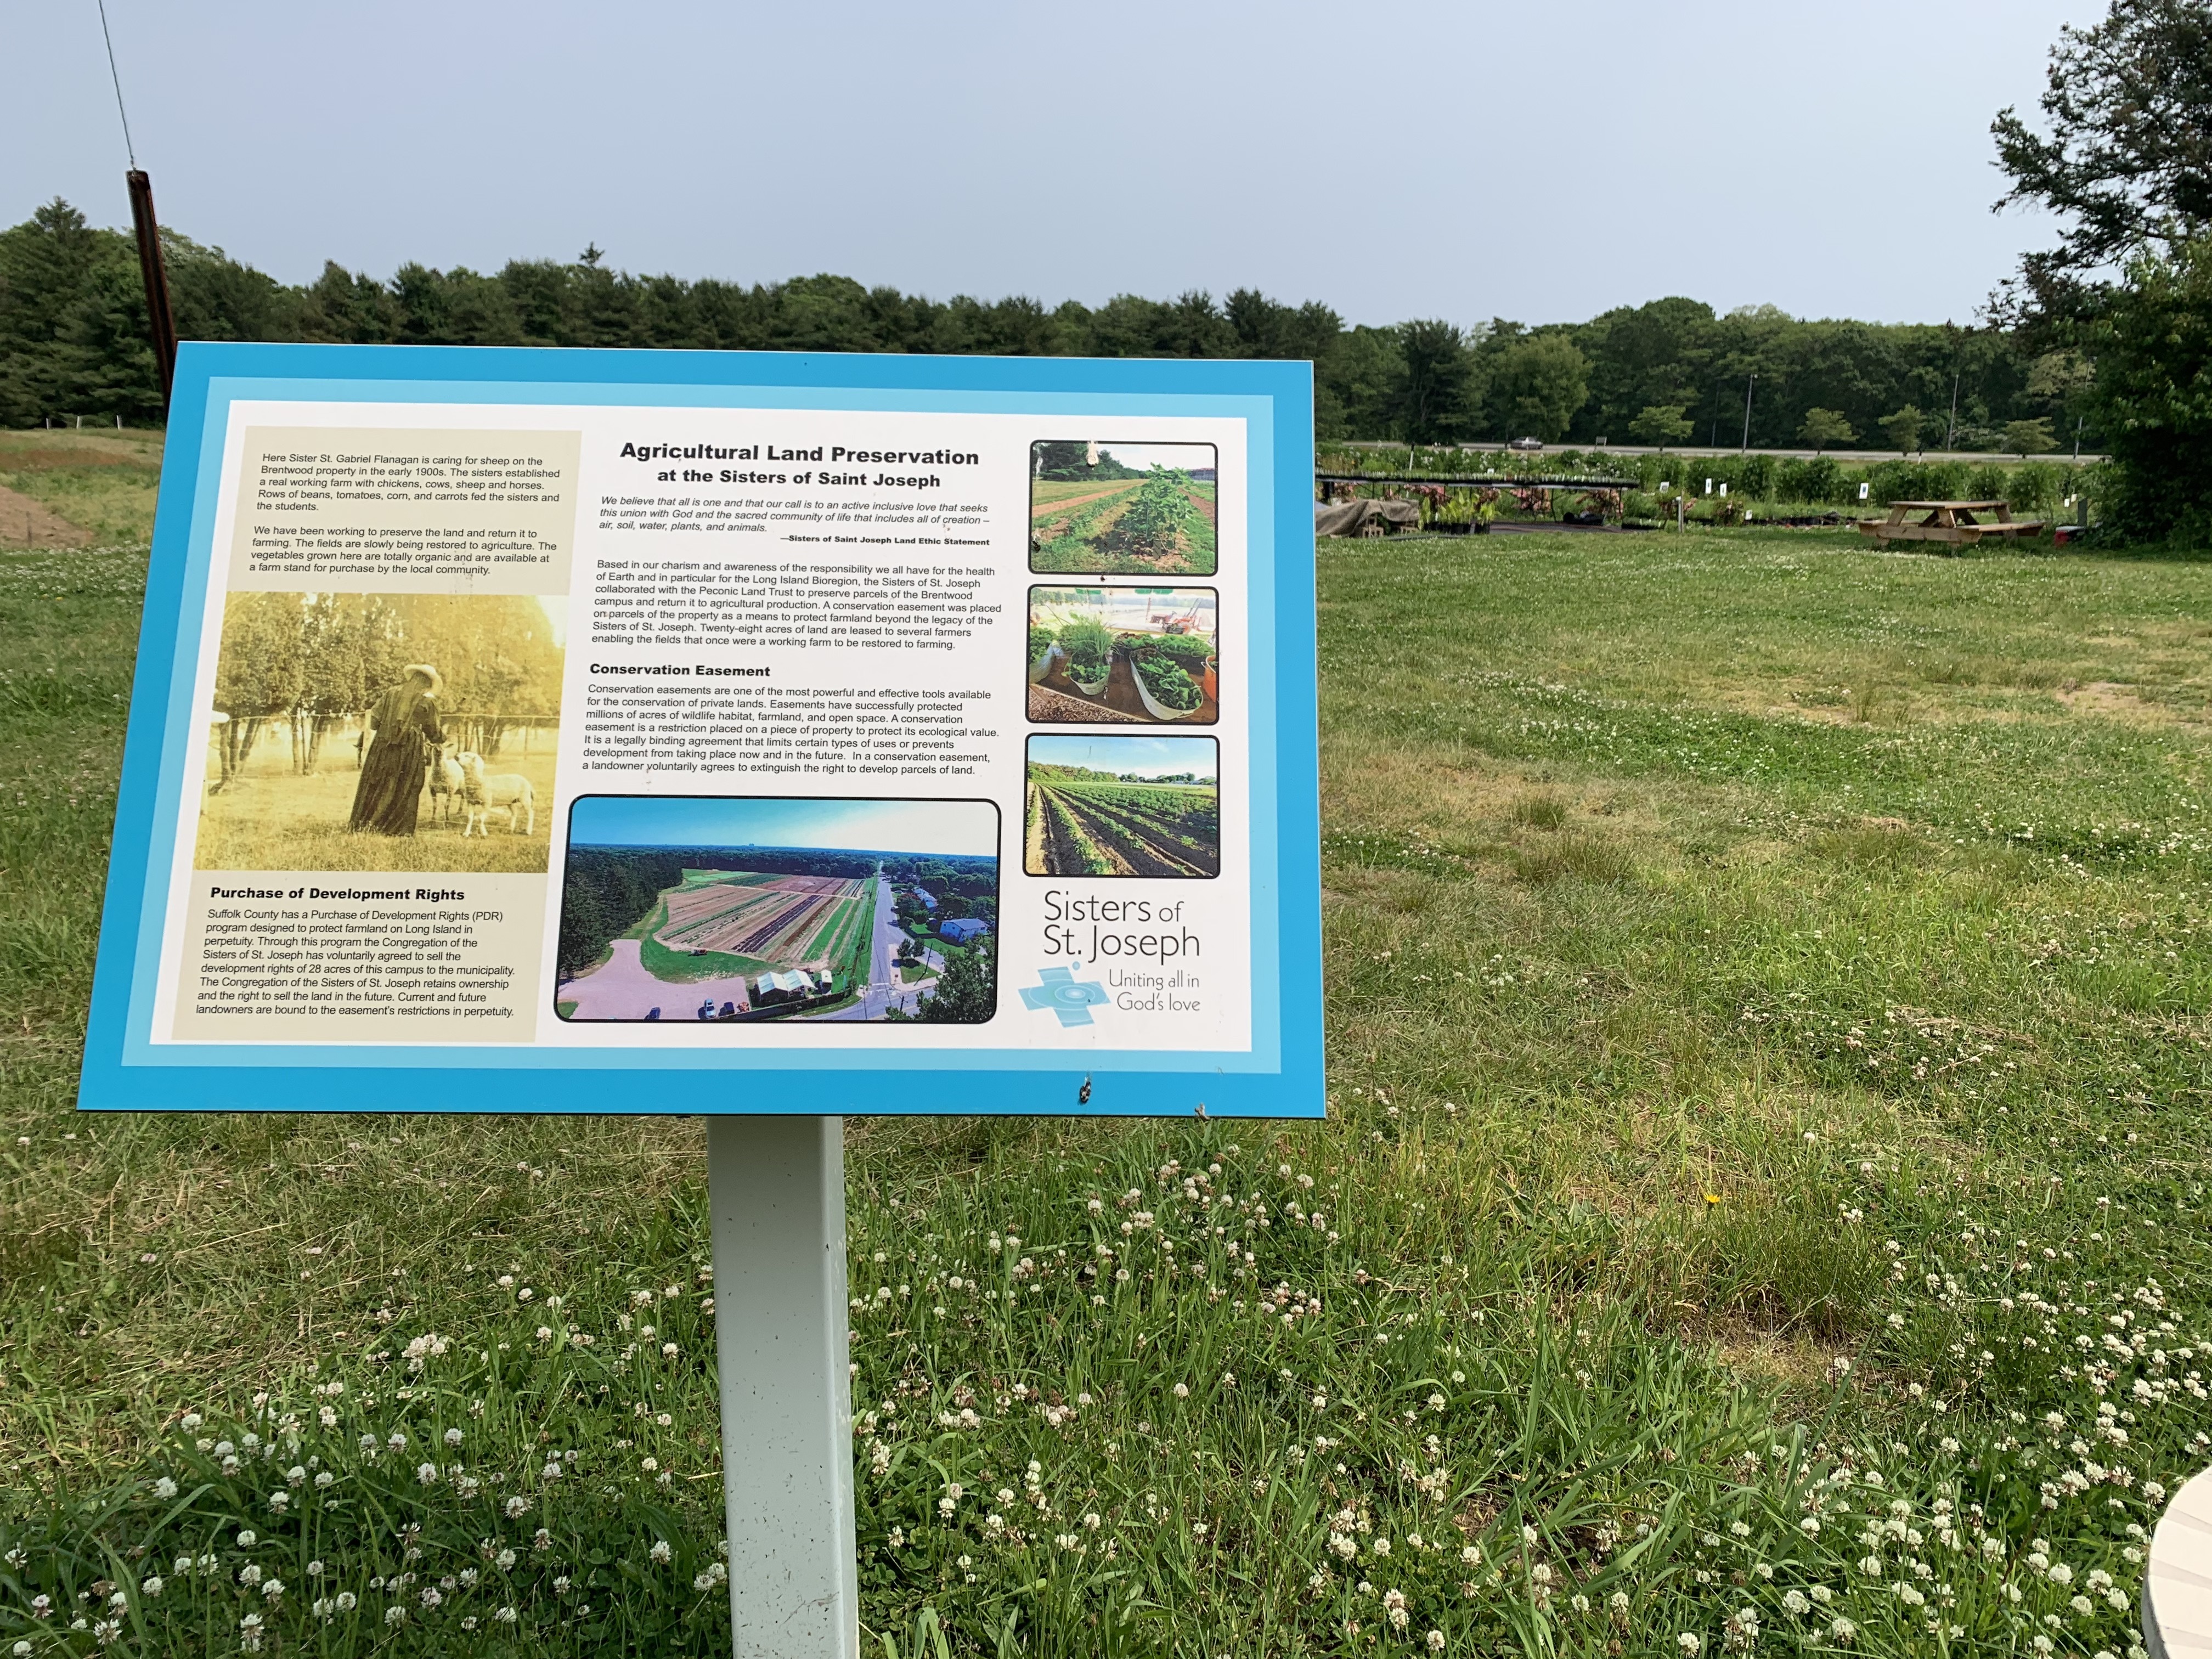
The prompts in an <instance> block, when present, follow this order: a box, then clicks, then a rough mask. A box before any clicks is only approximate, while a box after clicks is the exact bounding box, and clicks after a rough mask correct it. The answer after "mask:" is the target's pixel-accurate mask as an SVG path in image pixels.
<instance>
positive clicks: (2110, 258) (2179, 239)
mask: <svg viewBox="0 0 2212 1659" xmlns="http://www.w3.org/2000/svg"><path fill="white" fill-rule="evenodd" d="M2040 102H2041V105H2042V110H2043V122H2042V128H2043V130H2042V131H2038V130H2037V129H2036V128H2034V127H2031V126H2030V125H2028V124H2027V122H2026V121H2025V120H2023V119H2021V117H2020V115H2019V113H2018V112H2016V111H2015V110H2014V109H2012V108H2009V107H2008V108H2006V109H2005V110H2003V111H2002V112H2000V113H1999V114H1998V116H1997V118H1996V120H1995V121H1994V122H1993V123H1991V125H1990V132H1991V134H1992V135H1993V136H1994V137H1996V144H1997V165H1998V166H1999V167H2001V168H2002V169H2003V171H2004V173H2005V174H2006V175H2007V177H2008V179H2010V180H2011V185H2010V188H2008V190H2007V191H2006V192H2005V194H2004V197H2003V198H2002V201H2000V203H1999V204H1998V205H1999V206H2001V207H2002V206H2003V205H2005V204H2008V203H2023V204H2033V205H2036V206H2039V207H2041V208H2044V209H2045V210H2048V211H2050V212H2051V213H2053V214H2056V215H2057V216H2058V219H2059V222H2060V226H2061V229H2062V240H2061V242H2060V245H2059V246H2057V248H2055V249H2051V250H2049V251H2046V252H2039V253H2034V254H2031V255H2029V256H2028V258H2027V259H2026V260H2025V261H2024V262H2023V264H2022V268H2021V287H2020V289H2018V290H2015V295H2013V296H2012V297H2013V299H2014V301H2015V307H2016V314H2021V315H2024V316H2025V317H2026V318H2027V319H2029V320H2033V321H2041V322H2045V323H2048V322H2049V321H2051V320H2052V319H2056V318H2061V317H2064V316H2069V315H2074V314H2076V313H2078V312H2079V311H2080V310H2081V307H2082V306H2083V305H2084V304H2085V303H2087V304H2092V305H2093V302H2094V298H2095V295H2096V294H2097V293H2098V292H2100V290H2101V289H2103V288H2104V287H2105V286H2106V284H2104V283H2100V282H2097V281H2095V280H2093V279H2094V276H2095V273H2096V272H2097V271H2099V270H2102V269H2106V268H2109V267H2111V266H2112V265H2113V264H2116V263H2118V262H2119V261H2121V260H2123V259H2124V258H2129V257H2130V256H2133V255H2136V254H2138V253H2146V252H2148V253H2154V254H2160V255H2170V254H2171V253H2172V251H2173V250H2174V249H2175V248H2177V247H2178V246H2179V245H2180V244H2182V243H2184V242H2188V241H2191V240H2196V239H2197V238H2199V237H2202V236H2203V235H2204V234H2206V233H2207V232H2208V231H2212V0H2113V3H2112V9H2111V11H2110V12H2108V13H2107V14H2106V16H2105V19H2104V21H2101V22H2100V23H2097V24H2094V25H2092V26H2091V27H2087V28H2079V29H2077V28H2073V27H2062V28H2061V29H2060V31H2059V36H2058V42H2057V45H2056V46H2052V47H2051V59H2050V64H2049V68H2048V70H2047V73H2046V76H2045V88H2044V92H2043V96H2042V98H2041V100H2040Z"/></svg>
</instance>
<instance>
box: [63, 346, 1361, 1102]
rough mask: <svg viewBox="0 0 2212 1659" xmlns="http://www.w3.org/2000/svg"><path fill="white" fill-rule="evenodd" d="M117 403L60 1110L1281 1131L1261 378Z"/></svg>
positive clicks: (1303, 937)
mask: <svg viewBox="0 0 2212 1659" xmlns="http://www.w3.org/2000/svg"><path fill="white" fill-rule="evenodd" d="M173 409H174V412H173V416H172V417H171V422H170V427H169V437H168V448H167V456H166V459H165V462H164V466H163V473H162V483H161V508H160V514H159V520H158V524H157V527H156V531H155V544H154V551H153V561H152V567H151V570H150V573H149V581H148V591H147V606H146V617H145V623H144V628H143V635H142V638H141V642H140V649H139V659H138V674H137V685H136V690H135V691H134V694H133V700H132V706H131V726H130V738H129V746H128V750H127V755H126V758H125V769H124V777H123V785H122V793H121V798H120V802H119V805H118V813H117V823H116V836H115V850H114V855H113V861H112V870H111V874H110V878H109V888H108V896H107V908H106V919H105V924H104V928H103V932H102V936H101V941H100V964H99V971H98V975H97V980H96V983H95V988H94V1000H93V1008H92V1018H91V1025H90V1030H89V1035H88V1042H87V1051H86V1060H85V1067H84V1073H83V1085H82V1097H81V1103H82V1104H83V1105H84V1106H86V1107H88V1108H96V1109H140V1108H161V1109H179V1108H183V1109H191V1108H205V1109H218V1108H220V1109H237V1108H246V1109H266V1110H302V1111H304V1110H320V1109H376V1110H426V1111H485V1112H515V1111H600V1112H604V1111H617V1112H684V1113H697V1112H710V1113H711V1112H738V1113H777V1114H792V1113H805V1114H833V1113H876V1112H1038V1113H1100V1114H1174V1115H1190V1114H1192V1113H1194V1112H1198V1111H1201V1110H1202V1111H1203V1112H1205V1113H1206V1114H1208V1115H1318V1114H1319V1113H1320V1111H1321V1109H1322V1038H1321V972H1320V922H1319V908H1320V906H1319V820H1318V807H1317V785H1316V718H1315V700H1314V669H1315V662H1314V590H1313V538H1312V526H1311V507H1310V501H1311V491H1310V472H1311V465H1312V403H1311V380H1310V373H1309V371H1308V369H1307V368H1306V367H1305V366H1304V365H1303V364H1280V363H1275V364H1269V363H1225V362H1081V361H1066V360H1052V359H969V358H929V357H874V356H799V355H793V354H778V353H766V354H750V353H705V352H697V353H694V352H611V351H581V350H572V351H531V350H463V349H439V348H396V347H365V346H364V347H343V346H334V347H297V346H267V345H201V344H189V345H186V346H185V347H184V348H183V349H182V356H181V358H180V361H179V368H178V373H177V380H176V388H175V393H174V401H173Z"/></svg>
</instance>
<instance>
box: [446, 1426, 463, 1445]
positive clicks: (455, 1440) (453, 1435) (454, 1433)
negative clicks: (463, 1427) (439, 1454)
mask: <svg viewBox="0 0 2212 1659" xmlns="http://www.w3.org/2000/svg"><path fill="white" fill-rule="evenodd" d="M462 1438H463V1436H462V1434H461V1431H459V1429H447V1431H446V1443H447V1445H449V1446H458V1445H459V1444H460V1443H461V1441H462Z"/></svg>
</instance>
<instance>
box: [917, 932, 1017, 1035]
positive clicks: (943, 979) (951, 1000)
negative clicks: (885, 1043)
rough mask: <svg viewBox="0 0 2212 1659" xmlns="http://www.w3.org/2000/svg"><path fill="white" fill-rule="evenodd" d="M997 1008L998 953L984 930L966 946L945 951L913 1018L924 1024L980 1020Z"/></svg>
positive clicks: (996, 1010)
mask: <svg viewBox="0 0 2212 1659" xmlns="http://www.w3.org/2000/svg"><path fill="white" fill-rule="evenodd" d="M998 1011H999V970H998V957H997V953H996V952H995V951H994V949H993V947H992V943H991V936H990V935H989V934H988V933H985V934H983V935H982V936H981V938H979V939H977V940H976V941H975V944H974V945H971V946H969V948H968V949H966V950H964V951H955V952H952V953H951V954H949V955H947V957H945V971H944V972H943V973H942V974H940V975H938V979H937V988H936V989H935V990H933V991H932V992H931V993H930V994H928V995H927V996H926V997H924V998H922V1000H921V1009H920V1012H917V1013H916V1014H915V1018H917V1019H919V1020H920V1021H921V1023H922V1024H924V1025H949V1024H981V1022H982V1021H984V1020H987V1019H988V1018H991V1016H992V1015H994V1014H995V1013H997V1012H998Z"/></svg>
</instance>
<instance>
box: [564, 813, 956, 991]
mask: <svg viewBox="0 0 2212 1659" xmlns="http://www.w3.org/2000/svg"><path fill="white" fill-rule="evenodd" d="M998 835H999V814H998V809H997V808H996V807H994V805H991V803H990V802H988V801H877V800H837V799H743V798H730V797H711V796H643V795H586V796H584V797H582V798H580V799H578V800H577V801H576V802H575V803H574V806H573V807H572V808H571V810H570V813H569V823H568V856H567V860H566V863H565V866H564V871H563V875H562V887H561V943H560V978H559V983H558V985H557V987H556V990H555V992H554V1012H556V1013H557V1014H558V1015H559V1016H560V1018H562V1019H564V1020H574V1021H581V1022H592V1021H601V1020H615V1021H624V1022H635V1023H639V1024H653V1023H656V1022H659V1023H665V1024H675V1023H679V1022H680V1023H685V1024H693V1023H698V1022H711V1023H714V1024H757V1023H759V1022H762V1021H768V1020H775V1021H780V1022H792V1021H802V1022H803V1021H810V1020H836V1021H851V1020H884V1019H891V1020H896V1019H933V1020H940V1021H941V1020H946V1019H956V1018H957V1019H960V1020H969V1021H972V1020H975V1019H977V1018H982V1019H988V1018H990V1017H991V1013H992V1012H993V1011H994V1003H993V1000H992V996H991V990H990V987H991V985H992V983H993V980H994V968H993V965H992V964H993V952H994V941H993V939H992V933H993V930H994V926H995V924H996V922H997V920H998V900H999V893H998V882H999V859H998ZM979 987H980V988H979Z"/></svg>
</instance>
